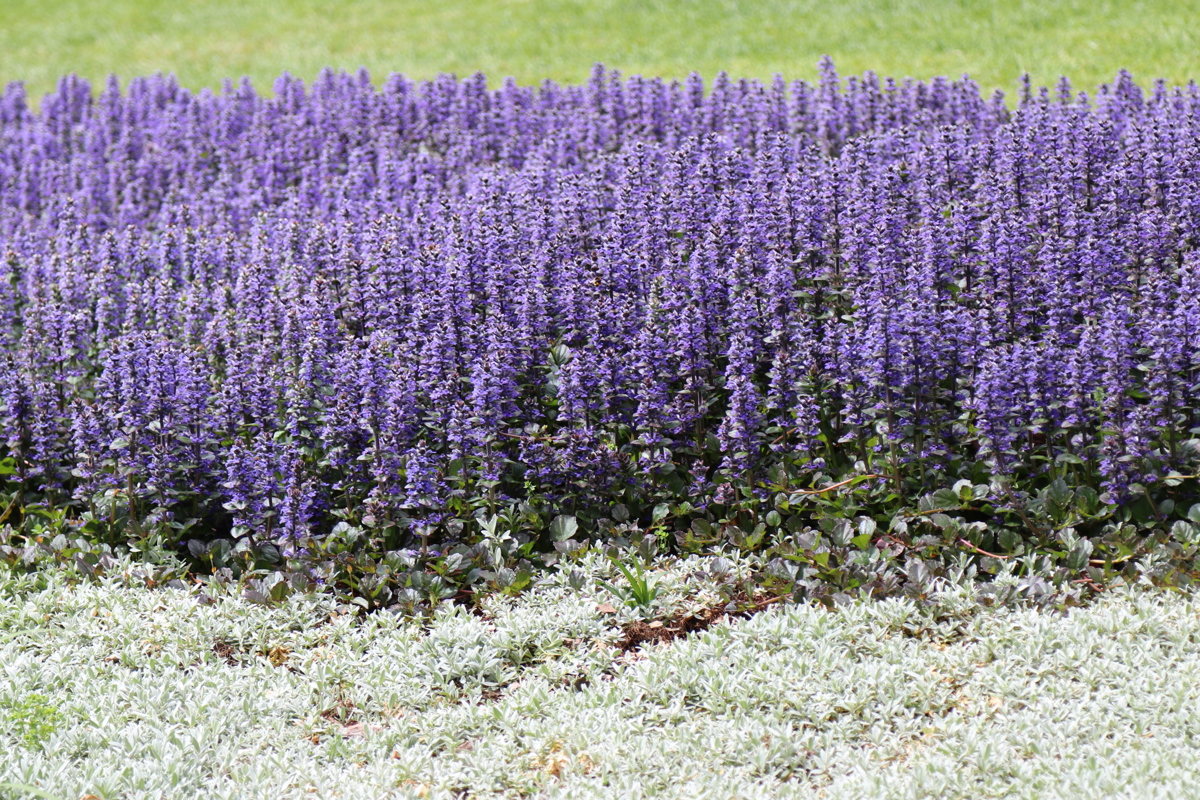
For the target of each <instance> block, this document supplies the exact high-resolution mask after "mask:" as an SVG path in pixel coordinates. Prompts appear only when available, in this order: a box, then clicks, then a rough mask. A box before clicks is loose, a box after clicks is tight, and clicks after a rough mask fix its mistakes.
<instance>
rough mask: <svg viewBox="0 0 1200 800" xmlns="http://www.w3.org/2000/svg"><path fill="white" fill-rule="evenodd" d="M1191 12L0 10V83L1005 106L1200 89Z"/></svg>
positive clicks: (840, 5)
mask: <svg viewBox="0 0 1200 800" xmlns="http://www.w3.org/2000/svg"><path fill="white" fill-rule="evenodd" d="M1196 10H1197V9H1196V2H1195V0H1154V1H1153V2H1151V1H1150V0H1146V1H1145V2H1123V1H1122V0H1063V1H1062V2H1046V0H1014V1H1010V2H987V1H986V0H924V1H923V2H922V1H921V0H848V1H846V2H828V0H826V1H825V2H817V1H816V0H760V1H759V2H751V1H750V0H488V1H487V2H482V1H481V0H444V1H443V2H415V0H270V1H268V0H190V2H186V3H182V2H175V1H174V0H172V2H166V1H165V0H103V1H102V0H53V2H49V1H48V0H3V2H0V80H5V81H7V80H18V79H19V80H24V81H26V83H27V84H28V86H29V88H30V90H31V93H33V94H35V95H37V96H40V95H41V94H42V93H43V92H45V91H47V90H49V89H50V88H51V87H52V86H53V84H54V82H55V80H56V79H57V78H58V76H60V75H62V74H64V73H67V72H71V71H75V72H78V73H80V74H82V75H84V76H86V77H88V78H92V79H100V78H103V77H104V76H105V75H107V74H108V73H109V72H116V73H118V74H119V75H121V76H123V77H129V76H136V75H144V74H149V73H153V72H156V71H159V70H162V71H170V72H174V73H176V74H177V75H178V76H179V78H180V79H181V80H182V81H183V82H184V83H185V84H186V85H189V86H193V87H199V86H205V85H208V86H216V85H219V83H220V81H221V80H222V79H223V78H225V77H228V76H233V77H237V76H240V75H243V74H248V75H250V76H251V78H253V79H254V80H255V81H256V82H258V83H260V84H263V85H266V84H268V83H269V81H270V80H271V79H273V78H274V77H275V76H277V75H278V74H279V73H280V72H281V71H283V70H289V71H291V72H293V73H295V74H297V75H300V76H302V77H304V78H306V79H308V78H311V77H312V76H313V75H315V74H316V72H317V71H318V70H319V69H321V68H322V67H325V66H334V67H343V68H348V69H353V68H356V67H358V66H366V67H367V68H369V69H370V70H371V71H372V73H374V74H375V75H376V76H377V77H379V76H382V75H383V74H386V73H388V72H393V71H397V72H404V73H407V74H409V75H412V76H414V77H430V76H432V75H434V74H436V73H438V72H443V71H449V72H455V73H458V74H460V75H466V74H469V73H471V72H474V71H476V70H482V71H484V72H486V73H487V74H488V75H489V76H491V77H493V78H500V77H503V76H507V75H512V76H515V77H516V78H517V79H518V80H520V81H522V82H536V81H539V80H541V79H543V78H554V79H556V80H560V81H580V80H582V79H583V78H584V77H585V76H586V75H587V72H588V69H589V68H590V66H591V65H592V63H593V62H595V61H603V62H605V63H606V64H608V65H609V66H612V67H617V68H620V69H622V70H625V71H626V72H630V73H633V72H637V73H642V74H646V75H663V76H669V77H678V76H682V75H685V74H687V73H688V72H690V71H692V70H695V71H698V72H700V73H701V74H702V75H704V76H705V77H707V78H711V77H712V76H713V75H714V74H716V72H717V71H719V70H722V69H723V70H727V71H728V72H729V73H731V74H732V75H735V76H756V77H769V76H771V75H772V74H773V73H776V72H780V73H783V74H784V75H787V76H789V77H810V78H811V77H812V76H813V75H814V73H815V64H816V61H817V59H818V58H819V57H820V56H821V55H822V54H824V53H829V54H830V55H832V56H833V57H834V59H835V60H836V61H837V64H838V67H839V68H840V69H841V70H842V72H843V73H853V72H861V71H863V70H866V69H873V70H875V71H877V72H880V73H882V74H888V75H896V76H904V75H911V76H915V77H923V78H927V77H931V76H933V75H951V76H957V75H959V74H961V73H963V72H969V73H970V74H971V75H972V76H974V77H975V78H976V79H977V80H979V81H980V82H981V83H982V84H984V86H985V87H995V86H1000V87H1002V88H1005V89H1009V90H1011V89H1012V88H1013V87H1014V86H1015V81H1016V79H1017V77H1018V76H1019V75H1020V74H1021V73H1022V72H1024V71H1028V72H1030V73H1031V74H1032V75H1033V77H1034V78H1035V80H1037V81H1038V82H1043V83H1046V82H1052V81H1054V80H1055V79H1056V78H1057V77H1058V76H1059V75H1060V74H1066V75H1068V76H1070V77H1071V78H1072V79H1073V80H1075V81H1076V82H1077V83H1079V84H1082V85H1088V86H1091V85H1094V84H1096V83H1098V82H1100V81H1104V80H1107V79H1108V78H1110V77H1111V76H1112V74H1113V73H1114V72H1115V71H1116V70H1117V69H1119V68H1122V67H1124V68H1127V69H1130V70H1131V71H1133V73H1134V74H1135V76H1137V77H1138V78H1139V79H1141V80H1143V81H1149V80H1151V79H1153V78H1155V77H1160V76H1161V77H1165V78H1167V79H1169V80H1171V81H1180V82H1183V81H1187V80H1189V79H1191V78H1196V77H1198V76H1200V32H1198V29H1197V28H1196V27H1195V26H1194V25H1191V24H1189V21H1190V20H1193V19H1194V17H1195V12H1196Z"/></svg>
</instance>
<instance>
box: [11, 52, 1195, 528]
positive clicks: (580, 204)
mask: <svg viewBox="0 0 1200 800" xmlns="http://www.w3.org/2000/svg"><path fill="white" fill-rule="evenodd" d="M1198 244H1200V88H1197V87H1196V86H1195V85H1189V86H1187V87H1184V88H1174V89H1169V88H1167V87H1165V86H1163V85H1161V84H1158V85H1155V86H1154V87H1153V88H1152V89H1151V90H1149V91H1144V90H1143V89H1141V88H1139V87H1138V86H1137V85H1136V84H1134V83H1133V81H1132V80H1131V78H1130V77H1129V76H1128V75H1125V74H1122V75H1120V76H1118V78H1117V79H1116V80H1115V82H1114V83H1112V84H1111V85H1107V86H1103V87H1101V88H1100V89H1099V91H1097V92H1096V93H1094V94H1085V93H1083V92H1079V93H1075V92H1073V91H1072V90H1071V88H1070V86H1069V85H1068V84H1067V83H1066V81H1063V82H1062V83H1060V85H1059V86H1058V87H1056V89H1055V90H1053V91H1047V90H1041V91H1038V90H1034V89H1031V88H1029V87H1028V86H1026V89H1025V90H1024V91H1023V93H1022V95H1021V96H1020V97H1019V98H1017V100H1016V102H1015V103H1013V104H1011V107H1010V104H1008V103H1006V102H1005V100H1004V98H1003V97H1002V96H1001V95H1000V94H999V93H997V94H996V95H994V96H992V97H991V98H985V97H983V96H981V93H980V90H979V88H978V86H976V85H975V84H973V83H972V82H971V81H970V80H968V79H965V78H964V79H963V80H960V81H947V80H942V79H936V80H933V81H931V82H929V83H920V82H913V81H904V82H896V81H892V80H890V79H888V80H882V79H879V78H877V77H876V76H874V75H872V74H867V75H865V76H863V77H859V78H849V79H843V78H839V76H838V75H837V74H836V72H835V71H834V69H833V66H832V64H830V63H828V62H825V63H823V64H822V71H821V79H820V81H819V82H818V83H817V84H816V85H810V84H807V83H804V82H800V81H797V82H793V83H786V82H784V81H783V80H782V79H776V80H775V81H774V82H771V83H769V84H763V83H759V82H756V81H749V80H741V81H734V80H731V79H728V78H726V77H725V76H723V75H722V76H718V77H717V78H716V80H715V81H714V82H713V83H712V85H711V86H709V87H707V88H706V87H705V86H704V84H703V83H702V82H701V80H700V79H699V78H698V77H694V76H693V77H692V78H691V79H689V80H686V81H683V82H664V81H662V80H649V79H644V78H640V77H632V78H626V77H623V76H621V75H620V74H618V73H615V72H609V71H605V70H603V69H601V68H599V67H597V68H596V70H595V71H594V72H593V74H592V77H591V79H590V80H589V81H588V82H587V83H585V84H584V85H581V86H558V85H555V84H552V83H545V84H543V85H541V86H539V87H536V88H535V87H523V86H517V85H515V84H513V83H511V82H508V83H505V84H504V85H503V86H501V87H500V88H489V87H488V85H487V83H486V81H485V79H484V78H483V77H482V76H475V77H473V78H470V79H467V80H465V81H459V80H456V79H454V78H451V77H442V78H439V79H437V80H434V81H431V82H425V83H414V82H411V81H409V80H407V79H405V78H403V77H400V76H392V77H390V78H388V79H387V80H386V81H384V82H383V84H382V85H381V86H378V87H377V86H375V85H373V84H372V83H371V82H370V80H369V79H368V76H367V75H366V74H365V73H359V74H356V75H348V74H335V73H333V72H326V73H324V74H322V75H321V76H320V77H319V78H318V79H317V80H316V81H315V83H313V84H312V85H311V86H308V87H306V86H305V85H304V84H303V83H302V82H301V81H299V80H297V79H295V78H292V77H288V76H284V77H283V78H281V79H279V81H277V83H276V85H275V94H274V96H273V97H270V96H265V95H262V94H259V93H258V92H256V91H255V90H254V89H253V88H252V87H251V86H250V85H249V84H248V83H245V82H243V83H242V84H240V85H236V86H235V85H232V84H229V85H227V86H226V87H225V88H224V89H223V90H222V91H221V92H217V93H212V92H209V91H201V92H199V93H193V92H190V91H187V90H185V89H183V88H181V87H179V86H178V85H177V84H176V83H175V81H174V80H172V79H170V78H163V77H155V78H148V79H139V80H135V81H133V82H132V83H131V84H130V85H129V86H128V87H127V89H126V90H124V91H122V90H121V89H120V88H119V87H118V85H117V84H116V82H115V81H114V82H111V83H110V84H109V85H108V86H107V87H106V88H105V89H104V90H103V91H102V92H100V93H99V94H95V93H93V91H92V89H91V87H90V86H89V85H88V84H87V83H86V82H83V81H81V80H79V79H75V78H66V79H64V80H63V81H62V82H61V83H60V85H59V88H58V90H57V91H56V92H55V93H53V94H51V95H49V96H47V97H46V98H45V99H43V100H42V102H41V103H40V106H39V108H38V110H36V111H35V110H33V109H32V108H31V107H30V106H29V104H28V103H27V100H26V98H25V95H24V93H23V90H22V88H21V87H20V86H19V85H12V86H10V87H9V88H8V90H7V91H6V92H5V94H4V95H3V97H2V98H0V247H2V250H3V263H2V264H0V271H2V272H3V279H2V280H0V337H3V343H2V344H0V387H2V396H0V413H2V414H3V431H4V439H3V442H2V447H0V449H2V450H3V456H5V457H7V458H8V459H9V460H7V461H5V462H4V463H5V464H6V465H7V468H6V469H7V470H8V471H9V473H10V474H8V476H7V480H8V482H9V483H8V487H7V489H6V492H7V493H8V495H7V496H9V497H10V498H13V500H12V501H11V502H10V503H9V506H10V511H11V510H12V506H13V505H14V504H16V505H17V506H18V507H19V508H20V509H21V510H22V512H23V513H26V514H31V513H34V511H35V510H36V509H35V507H40V508H41V509H43V511H44V512H45V513H52V512H55V510H58V511H61V512H62V513H65V514H67V515H68V517H70V518H72V519H77V520H80V521H86V523H87V524H88V525H90V526H91V528H89V530H99V529H100V528H102V527H103V526H105V525H108V526H118V527H120V528H121V530H122V531H125V533H126V534H127V535H128V534H129V533H130V532H132V534H134V535H136V534H140V533H147V532H151V531H156V530H157V531H173V532H174V533H173V534H172V535H173V538H175V539H177V540H182V539H186V538H187V537H189V536H203V537H212V536H219V535H226V536H231V537H233V538H238V537H244V536H247V535H250V536H251V537H253V538H258V539H261V540H264V541H265V540H271V541H276V542H278V543H280V544H282V545H284V546H285V547H290V548H293V549H295V548H299V547H303V546H305V542H307V541H309V540H310V539H311V538H312V537H319V536H320V535H322V534H324V533H326V532H328V531H329V530H331V529H332V528H333V526H334V525H335V524H337V523H338V522H339V521H345V522H347V523H349V524H353V525H356V526H363V527H365V528H367V529H373V530H378V531H384V532H386V535H387V536H390V537H392V538H393V539H394V540H395V542H396V544H395V546H397V547H399V546H401V545H403V546H412V545H413V544H414V543H417V542H420V543H423V544H424V545H425V546H433V545H431V544H430V543H431V542H432V543H434V545H436V543H437V542H452V541H455V540H456V539H462V538H467V537H470V536H472V535H475V534H474V533H473V532H478V531H480V530H482V529H483V528H482V527H481V526H484V522H483V521H482V520H484V519H485V516H486V515H488V514H491V513H494V512H495V511H496V510H497V509H500V508H506V507H508V506H509V505H510V504H524V505H523V506H522V508H523V509H524V511H525V513H526V514H527V515H532V516H533V517H539V516H540V518H541V519H542V520H543V521H548V520H549V519H550V518H552V517H553V516H555V515H556V514H560V513H561V514H572V515H575V516H576V517H577V518H578V519H579V520H580V521H581V522H585V523H586V522H587V521H589V520H597V519H599V518H602V517H613V516H614V511H613V509H614V507H615V506H614V504H620V508H619V510H618V511H616V512H615V517H616V519H618V520H619V519H623V518H625V515H627V514H630V513H632V514H633V515H634V516H635V517H638V516H639V515H641V517H642V518H643V520H644V521H646V522H647V523H649V522H651V521H653V522H655V523H659V522H661V521H662V519H663V517H664V515H667V514H669V515H671V518H672V519H674V520H678V530H686V529H687V526H688V525H689V523H690V522H691V521H693V520H695V519H700V518H706V519H711V520H718V519H721V518H722V516H723V515H724V517H726V518H727V517H728V513H729V510H730V509H735V508H756V507H757V506H756V504H766V505H762V506H761V508H762V511H763V512H764V513H765V511H766V509H767V508H769V504H770V502H771V500H770V498H771V496H772V495H771V492H772V490H773V489H774V490H776V491H777V490H780V489H782V490H787V489H789V488H797V489H798V488H801V487H806V486H811V485H813V483H814V481H818V480H825V481H827V480H829V479H831V478H840V477H843V476H852V475H854V474H864V473H872V474H879V475H882V476H883V478H884V479H885V480H886V481H887V486H889V487H891V486H894V487H895V489H896V490H897V492H896V494H897V496H900V497H903V496H907V495H912V494H913V493H914V492H920V491H930V490H932V489H934V488H936V487H938V486H942V485H949V484H950V483H953V482H954V481H955V480H958V479H962V478H966V479H968V480H969V481H974V482H980V481H982V482H984V483H986V482H987V481H988V480H990V479H993V478H996V477H998V476H999V477H1003V476H1010V475H1018V476H1033V477H1034V478H1036V477H1037V476H1044V477H1045V479H1046V480H1053V479H1055V478H1065V479H1068V482H1069V483H1071V484H1072V485H1074V486H1084V487H1086V486H1094V487H1095V490H1096V492H1097V493H1098V495H1099V497H1100V498H1101V501H1102V502H1106V503H1109V504H1113V505H1116V504H1120V503H1122V502H1124V501H1125V500H1126V499H1127V498H1128V497H1130V496H1131V495H1132V494H1134V493H1136V492H1137V491H1139V490H1141V487H1144V486H1145V485H1147V484H1149V483H1153V482H1154V481H1155V480H1157V479H1160V478H1162V477H1163V476H1164V475H1166V474H1168V473H1169V472H1171V471H1173V470H1186V469H1187V468H1188V459H1192V458H1194V456H1195V453H1194V451H1193V449H1191V448H1192V443H1191V442H1190V441H1189V440H1190V439H1191V438H1192V437H1193V436H1194V434H1195V429H1196V428H1197V426H1198V425H1200V422H1198V420H1197V412H1198V411H1200V375H1198V372H1200V347H1198V345H1200V250H1198ZM1156 513H1157V512H1156ZM758 518H759V517H758V516H757V512H756V513H755V516H754V519H755V520H757V519H758ZM10 519H15V518H10ZM884 522H886V521H884ZM80 524H83V522H81V523H80ZM881 530H882V528H881Z"/></svg>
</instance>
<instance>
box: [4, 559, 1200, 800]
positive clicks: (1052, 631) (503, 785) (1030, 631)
mask: <svg viewBox="0 0 1200 800" xmlns="http://www.w3.org/2000/svg"><path fill="white" fill-rule="evenodd" d="M39 563H42V566H43V567H44V569H41V570H39V571H37V572H34V573H28V574H26V573H23V572H20V571H13V570H9V569H7V568H4V567H0V598H3V599H2V600H0V752H3V753H4V758H2V759H0V796H3V797H5V798H6V799H7V798H12V800H32V799H33V798H50V799H51V800H79V798H83V797H87V796H92V797H96V798H100V799H101V800H116V798H125V799H126V800H142V799H143V798H145V799H146V800H149V799H150V798H164V797H165V798H175V797H205V798H230V799H231V800H232V798H264V800H265V799H266V798H273V799H274V798H307V797H314V796H315V797H322V798H333V797H339V798H346V799H347V800H351V799H353V798H364V800H365V799H366V798H379V797H398V798H418V797H425V798H462V797H480V798H513V797H545V798H550V797H570V798H580V797H597V798H609V797H617V796H620V797H634V798H640V797H673V798H693V797H700V798H746V797H764V798H767V797H770V798H784V797H796V798H803V797H826V798H849V797H881V798H913V797H956V798H976V797H1005V798H1008V797H1030V798H1032V797H1038V798H1046V797H1063V798H1068V797H1131V798H1140V797H1147V796H1154V797H1171V798H1175V797H1180V798H1182V797H1194V796H1195V786H1196V781H1197V777H1198V776H1197V771H1198V767H1197V761H1196V759H1195V757H1194V750H1195V738H1196V735H1197V731H1198V730H1200V719H1198V718H1197V711H1196V709H1197V694H1198V693H1200V688H1198V687H1200V650H1198V647H1200V645H1198V644H1197V643H1198V642H1200V613H1197V612H1198V611H1200V609H1198V608H1197V607H1196V600H1195V598H1194V597H1192V598H1189V597H1188V596H1186V595H1184V594H1176V593H1170V592H1161V591H1145V590H1122V591H1120V592H1113V593H1110V594H1108V595H1106V596H1104V597H1101V598H1099V599H1097V601H1096V602H1095V603H1092V604H1089V605H1088V606H1087V607H1084V608H1078V609H1072V610H1070V612H1069V613H1067V614H1058V613H1052V612H1047V611H1044V610H1037V609H1033V608H1030V607H1028V606H1025V607H1023V608H1022V607H1002V608H995V607H988V606H987V605H985V604H984V603H981V602H980V600H987V598H986V597H979V596H977V595H976V594H975V593H974V591H973V588H972V587H974V586H975V584H974V583H971V582H966V583H961V584H957V585H954V584H947V585H942V586H940V587H938V588H937V589H936V590H935V591H933V592H932V593H931V595H930V597H929V598H927V600H926V601H925V602H918V601H916V600H913V599H892V600H883V601H871V602H867V601H862V602H856V603H852V604H849V605H845V606H839V607H838V608H836V609H835V610H833V611H827V610H825V609H823V608H821V607H820V606H817V605H815V604H804V605H791V606H787V607H781V606H772V607H770V608H768V609H767V610H764V611H763V612H762V613H760V614H758V615H755V616H753V617H751V618H748V619H739V618H737V617H736V616H732V615H731V616H726V617H721V618H717V619H714V620H713V621H712V624H711V626H710V627H708V628H707V629H706V630H703V631H700V632H697V633H694V634H692V635H691V636H689V637H687V638H684V639H679V640H676V641H675V642H674V643H673V644H671V645H670V646H663V645H659V644H653V643H648V644H645V645H643V646H642V647H640V648H638V649H636V650H625V649H623V648H622V646H621V641H622V638H623V633H622V630H623V628H626V627H628V626H629V625H630V624H632V623H634V622H636V621H638V620H639V619H644V617H642V615H641V614H640V613H638V612H636V611H634V610H631V609H617V611H616V612H615V613H609V612H608V610H607V609H605V608H604V606H605V604H606V603H607V602H608V597H609V594H608V592H607V591H606V590H605V589H603V588H602V587H601V586H600V585H599V581H600V580H602V579H604V577H605V576H606V575H608V574H609V573H610V572H611V566H610V565H609V564H608V563H607V560H606V559H604V558H602V557H599V556H598V554H593V556H591V557H589V558H587V559H584V560H583V561H582V562H581V563H580V564H579V565H577V566H576V567H574V568H573V569H574V570H576V571H578V572H579V573H582V574H583V580H582V582H580V583H579V586H578V588H573V587H572V585H571V581H570V580H569V577H570V572H569V571H567V570H554V571H553V572H552V577H551V579H550V580H548V581H547V582H546V583H545V584H544V585H543V586H542V587H541V589H539V591H537V592H528V593H525V594H523V595H522V596H520V597H517V598H505V597H502V596H499V595H493V596H492V597H490V598H489V599H488V600H487V601H486V602H485V603H484V605H483V607H482V608H480V609H478V610H477V611H476V612H472V611H470V610H468V609H466V608H463V607H461V606H455V605H452V604H443V605H441V606H439V608H438V610H437V611H436V613H435V614H434V615H433V616H432V617H430V618H429V619H427V620H417V619H411V618H406V617H403V616H393V615H391V614H386V613H383V614H373V615H366V616H359V617H357V618H356V617H351V616H349V615H346V614H339V613H337V605H338V603H337V602H336V601H335V600H334V599H333V598H331V597H329V596H328V595H322V594H318V595H312V596H307V595H297V596H294V597H290V598H288V599H287V600H285V601H284V602H283V603H280V604H278V605H276V606H272V607H267V606H263V605H261V604H255V603H252V602H248V601H247V600H245V599H243V598H242V597H240V595H238V594H237V593H235V592H232V591H228V590H225V589H222V588H221V587H218V586H209V587H207V592H206V593H202V592H201V591H200V590H199V587H195V586H192V587H190V588H189V587H181V588H158V589H152V590H151V589H146V588H145V587H143V586H141V578H140V577H139V574H138V570H140V569H141V565H139V564H138V563H137V562H135V561H132V560H130V559H127V558H126V559H122V560H121V561H120V562H119V563H115V564H113V565H112V570H111V572H110V574H109V576H108V577H106V578H105V579H104V580H103V581H100V582H91V581H80V580H78V577H79V575H77V574H76V575H74V576H73V575H72V573H71V570H69V569H63V568H61V567H59V566H57V565H55V564H54V563H53V562H52V561H49V560H47V561H45V562H41V561H40V560H39ZM729 567H730V568H731V569H735V570H740V569H745V568H747V565H746V564H743V563H741V562H740V561H737V562H732V563H730V565H729ZM709 569H711V559H702V558H699V557H690V558H688V559H686V560H680V561H677V562H675V563H668V562H667V561H663V562H660V565H659V567H658V568H657V569H656V577H657V579H658V580H659V581H660V585H661V586H662V593H661V597H660V600H661V602H662V612H663V613H665V614H670V615H678V614H692V613H704V611H705V610H706V609H710V608H712V607H713V605H714V604H718V605H719V603H720V602H721V598H720V597H719V596H718V595H717V594H716V593H715V592H713V590H712V589H711V587H710V586H708V585H707V582H706V581H697V580H696V579H695V578H694V577H693V573H694V572H696V571H707V570H709ZM1016 580H1017V578H1016V576H1015V575H1011V574H1010V575H1007V576H1004V577H1003V578H1002V579H1001V580H1000V583H1002V584H1005V583H1007V584H1010V585H1011V584H1013V583H1015V581H1016ZM205 597H207V598H208V599H207V600H206V599H204V598H205ZM20 787H28V788H20Z"/></svg>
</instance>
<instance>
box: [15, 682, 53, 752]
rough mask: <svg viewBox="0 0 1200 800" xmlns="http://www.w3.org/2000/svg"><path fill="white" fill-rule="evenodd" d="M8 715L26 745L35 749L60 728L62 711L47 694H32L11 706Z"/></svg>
mask: <svg viewBox="0 0 1200 800" xmlns="http://www.w3.org/2000/svg"><path fill="white" fill-rule="evenodd" d="M6 717H7V721H8V724H9V725H12V726H13V728H15V729H16V730H15V732H16V735H17V736H18V737H19V738H20V739H21V741H22V742H24V744H25V746H26V747H28V748H29V749H31V750H33V749H35V748H37V747H39V746H41V744H42V742H44V741H46V740H47V739H49V738H50V737H51V736H52V735H53V734H54V731H55V730H57V729H58V724H59V722H61V721H62V712H61V711H59V710H58V706H56V705H54V704H53V703H51V702H50V700H49V699H48V698H47V697H46V696H45V695H42V694H31V695H29V696H28V697H26V698H25V699H24V700H21V701H20V702H18V703H16V704H14V705H11V706H9V708H8V713H7V714H6Z"/></svg>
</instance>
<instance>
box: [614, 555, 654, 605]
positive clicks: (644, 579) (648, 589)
mask: <svg viewBox="0 0 1200 800" xmlns="http://www.w3.org/2000/svg"><path fill="white" fill-rule="evenodd" d="M612 562H613V563H614V564H615V565H616V566H617V569H619V570H621V574H622V575H624V576H625V580H627V581H629V588H627V589H622V588H621V587H619V586H614V585H613V584H611V583H608V582H606V581H600V585H601V586H603V587H604V588H605V589H608V590H609V591H610V592H612V593H613V594H614V595H615V596H616V597H617V598H618V599H620V601H621V602H622V603H624V604H625V605H627V606H629V607H630V608H644V609H651V608H654V606H655V605H656V602H657V600H658V592H659V589H660V587H659V586H658V583H657V581H655V580H654V579H653V578H651V577H650V576H648V575H647V574H646V570H645V568H644V567H643V566H642V562H641V559H638V558H636V557H635V558H634V560H633V569H632V570H631V569H630V568H629V567H627V566H626V565H625V564H624V563H622V562H621V561H619V560H617V559H616V558H614V559H612Z"/></svg>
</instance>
